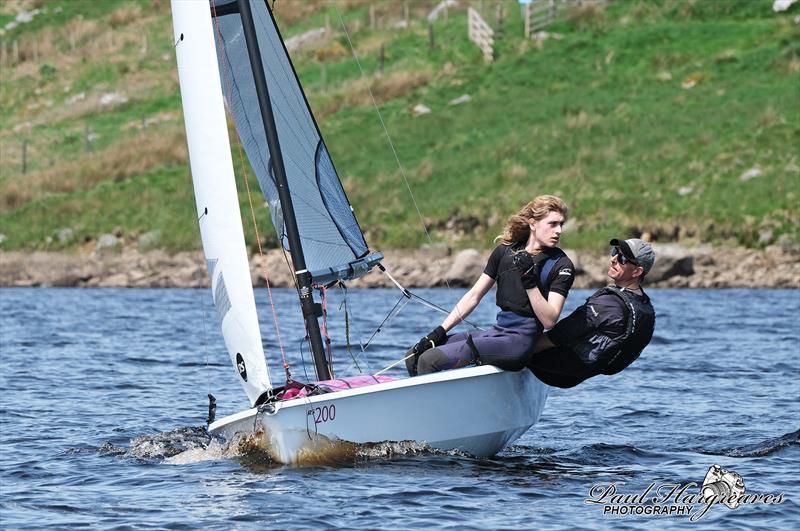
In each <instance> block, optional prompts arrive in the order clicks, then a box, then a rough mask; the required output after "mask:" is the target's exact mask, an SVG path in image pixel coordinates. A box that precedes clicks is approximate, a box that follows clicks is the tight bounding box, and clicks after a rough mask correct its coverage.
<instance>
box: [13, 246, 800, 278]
mask: <svg viewBox="0 0 800 531" xmlns="http://www.w3.org/2000/svg"><path fill="white" fill-rule="evenodd" d="M655 249H656V253H657V256H658V258H657V260H656V265H655V267H654V268H653V270H652V271H651V272H650V275H649V278H648V279H647V283H646V285H647V286H649V287H689V288H731V287H747V288H800V251H799V250H798V249H796V248H784V247H780V246H772V247H768V248H767V249H765V250H750V249H715V248H712V247H711V246H701V247H694V248H687V247H682V246H680V245H677V244H668V245H656V246H655ZM385 254H386V258H385V260H384V262H383V263H384V265H385V266H386V268H387V270H388V271H389V273H390V274H391V275H392V276H393V277H394V278H395V279H397V281H398V282H400V284H402V285H403V286H405V287H409V288H413V287H434V286H446V285H449V286H458V287H466V286H470V285H472V283H473V282H474V281H475V280H476V279H477V277H478V276H479V275H480V273H481V272H482V271H483V267H484V266H485V264H486V260H487V259H488V256H489V252H488V251H487V252H479V251H476V250H474V249H467V250H463V251H460V252H458V253H457V254H455V255H452V254H451V253H450V252H449V250H448V249H446V248H444V249H439V248H433V249H430V248H426V249H422V250H420V251H418V252H395V251H389V252H387V253H385ZM567 254H568V255H569V256H570V258H571V259H572V261H573V262H574V263H575V269H576V277H575V284H574V285H575V287H577V288H593V287H599V286H603V285H605V284H607V283H608V278H607V277H606V270H607V269H608V261H609V258H608V256H607V255H605V254H603V255H599V254H595V253H587V252H576V251H570V250H568V251H567ZM287 260H288V257H284V255H283V253H282V252H281V251H278V250H273V251H270V252H268V253H266V254H265V255H264V256H255V257H253V258H252V260H251V262H250V271H251V276H252V279H253V285H255V286H263V285H265V283H266V279H269V283H270V285H271V286H276V287H287V286H291V285H292V278H291V273H290V268H289V266H288V265H287ZM350 285H351V286H352V287H391V286H393V284H392V281H391V280H390V279H389V278H388V277H387V276H386V275H384V274H383V273H381V272H380V271H378V270H373V271H372V272H370V273H369V274H368V275H366V276H365V277H363V278H361V279H358V280H356V281H353V282H351V283H350ZM0 286H43V287H44V286H64V287H131V288H135V287H148V288H150V287H206V286H208V278H207V274H206V266H205V260H204V259H203V255H202V252H200V251H192V252H184V253H178V254H175V255H168V254H166V253H164V252H161V251H151V252H147V253H141V252H138V251H134V250H130V249H124V250H122V251H118V252H115V253H102V254H93V255H80V254H67V253H44V252H35V253H21V252H0Z"/></svg>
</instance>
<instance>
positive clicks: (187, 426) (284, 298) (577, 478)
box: [0, 289, 800, 530]
mask: <svg viewBox="0 0 800 531" xmlns="http://www.w3.org/2000/svg"><path fill="white" fill-rule="evenodd" d="M419 293H420V294H421V295H423V296H424V297H427V298H430V299H431V300H433V301H435V302H437V303H439V304H441V305H444V306H448V307H449V306H450V305H452V304H453V303H454V302H455V301H456V300H457V298H458V297H459V296H460V295H461V294H462V293H463V291H461V290H455V289H454V290H446V289H439V290H419ZM589 293H590V292H588V291H585V290H575V291H573V293H572V294H571V295H570V299H569V301H568V303H567V311H568V310H569V309H571V308H574V307H575V306H576V305H577V304H579V303H580V302H582V300H583V299H584V298H585V297H586V296H588V295H589ZM649 293H650V294H651V296H652V298H653V300H654V304H655V307H656V310H657V312H658V321H657V327H656V333H655V337H654V339H653V341H652V343H651V344H650V346H649V347H648V348H647V350H646V351H645V352H644V354H643V355H642V357H641V358H640V359H639V360H638V361H637V362H635V363H634V364H633V365H632V366H631V367H630V368H629V369H627V370H626V371H624V372H623V373H621V374H619V375H616V376H613V377H597V378H594V379H592V380H590V381H588V382H586V383H584V384H582V385H580V386H578V387H576V388H574V389H571V390H560V389H553V390H552V391H551V392H550V395H549V398H548V402H547V406H546V407H545V410H544V414H543V416H542V418H541V420H540V422H539V423H538V424H537V425H536V426H534V427H533V428H532V429H531V430H529V431H528V432H527V433H526V434H525V435H524V436H523V437H522V438H521V439H519V440H517V441H516V443H515V444H514V445H513V446H511V447H509V448H507V449H505V450H504V451H503V452H501V453H500V454H499V455H497V456H496V457H494V458H492V459H475V458H472V457H469V456H465V455H457V454H448V453H442V452H436V451H426V450H420V449H419V448H417V447H410V446H403V445H378V446H376V447H372V448H364V449H363V450H362V451H361V452H360V453H359V454H358V456H357V457H355V458H348V459H346V460H344V461H337V462H331V463H329V464H327V465H326V466H315V467H305V468H297V467H287V466H280V465H276V464H273V463H269V462H268V461H266V460H265V458H264V457H263V455H261V454H257V453H246V452H245V453H238V452H237V451H236V450H233V449H231V448H227V447H226V446H225V445H224V443H222V442H220V441H217V440H210V438H209V437H207V435H206V434H205V431H204V425H205V415H206V412H207V402H206V400H207V399H206V394H207V393H208V392H212V393H213V394H214V395H216V397H217V399H218V402H219V409H218V415H217V416H218V418H220V417H221V416H223V415H227V414H230V413H234V412H236V411H239V410H241V409H244V408H246V407H247V402H246V399H245V396H244V393H243V391H242V390H241V388H240V387H239V385H238V383H237V380H236V377H235V374H234V371H233V368H232V367H231V366H230V364H229V362H228V358H227V354H226V353H225V351H224V345H223V343H222V340H221V337H220V335H219V333H218V331H217V325H216V322H215V315H214V312H213V308H212V307H211V305H210V293H209V292H208V291H207V290H166V289H153V290H144V289H141V290H124V289H105V290H91V289H84V290H71V289H2V290H0V363H1V365H0V369H1V370H0V423H1V424H0V527H2V528H4V529H38V528H48V529H50V528H65V527H86V526H90V527H93V528H103V529H130V528H144V529H147V528H158V529H196V528H203V529H255V528H272V529H277V528H300V529H302V528H309V527H312V526H313V527H319V528H398V529H417V528H423V527H452V528H459V529H461V528H475V529H489V528H545V529H550V528H562V529H581V528H583V529H596V528H615V529H617V528H656V527H658V528H663V527H669V528H675V527H677V528H696V527H697V526H698V525H699V526H701V527H702V528H719V529H731V528H732V529H744V528H747V529H751V528H763V529H770V530H773V529H788V528H796V526H797V525H798V522H800V480H798V470H800V443H799V442H798V434H800V430H799V428H800V383H799V382H800V332H799V331H798V330H800V317H799V316H800V290H774V291H773V290H667V289H662V290H655V289H653V290H650V291H649ZM274 295H275V297H276V300H277V301H278V318H279V320H280V321H279V322H280V326H281V330H282V333H283V337H284V341H285V343H286V348H287V353H288V354H289V362H290V363H291V366H292V371H293V375H294V377H295V378H297V379H303V378H304V365H303V362H302V360H301V358H300V356H299V355H298V351H299V345H300V344H301V341H302V325H301V322H300V321H299V319H298V315H299V311H297V309H296V308H297V305H296V303H295V297H294V295H293V293H292V292H290V291H287V290H276V291H275V292H274ZM398 296H399V294H398V292H397V291H392V290H351V292H350V294H349V299H348V302H349V306H350V308H351V310H352V320H351V335H352V337H353V339H354V341H355V340H356V338H358V337H361V338H362V339H363V340H364V341H366V339H367V338H368V337H369V336H370V335H371V333H372V332H373V331H374V329H375V328H376V327H377V325H378V324H379V322H380V320H381V319H382V318H383V317H384V315H386V313H387V312H388V311H389V309H390V308H391V307H392V306H393V305H394V304H395V302H396V301H397V299H398ZM487 298H488V299H491V298H492V297H491V296H490V297H487ZM266 300H267V296H266V292H265V291H264V290H259V291H258V292H257V301H258V303H259V306H260V313H261V314H262V319H263V322H262V331H263V334H264V336H265V348H266V351H267V357H268V360H269V362H270V368H271V371H272V375H273V379H276V378H278V377H279V376H280V375H281V373H282V371H280V369H279V367H280V360H279V354H278V350H277V348H276V346H275V342H274V340H273V339H272V338H273V336H274V334H273V333H272V330H273V325H272V320H271V319H272V317H271V313H270V312H269V310H268V308H267V306H266ZM339 302H340V297H339V296H338V295H337V296H336V297H334V295H331V301H329V305H328V306H329V309H330V310H331V312H332V313H334V312H335V311H336V310H337V308H338V307H339ZM494 311H495V307H494V306H493V304H492V301H491V300H487V301H484V303H483V304H482V305H481V306H480V307H479V309H478V310H477V311H476V313H475V314H474V315H475V317H474V319H475V320H476V321H477V322H478V323H480V324H483V325H489V324H491V322H492V321H493V316H494ZM564 315H566V313H564ZM267 318H269V320H267ZM440 319H441V316H440V315H438V314H436V313H435V312H432V311H431V310H429V309H427V308H425V307H424V306H422V305H420V304H416V303H412V304H409V305H408V306H406V307H404V308H403V309H402V311H401V312H400V314H399V316H398V317H397V318H395V319H393V320H392V321H390V322H389V323H388V325H386V326H385V327H384V328H383V331H382V332H381V333H379V334H378V335H377V336H376V338H375V339H374V340H373V342H372V343H371V344H370V346H369V348H368V349H367V351H366V354H367V359H360V360H359V365H360V366H361V367H362V368H366V367H370V368H371V369H372V370H377V369H379V368H382V367H384V366H385V365H388V364H389V363H390V362H391V361H393V360H395V359H396V358H397V357H399V356H400V355H401V353H402V351H403V350H404V349H405V348H406V347H407V346H409V345H411V344H412V343H414V342H415V341H416V340H417V339H418V338H419V336H421V335H422V334H424V333H425V332H427V331H428V330H429V329H430V328H432V324H433V325H434V326H435V324H434V323H435V322H437V321H439V320H440ZM331 321H332V324H331V329H332V336H333V339H334V341H335V342H337V343H338V344H339V348H338V349H337V350H336V360H337V368H338V370H339V374H341V373H342V371H344V369H345V367H346V366H347V365H348V364H349V363H350V361H349V358H348V356H347V355H346V354H345V353H343V349H342V347H341V345H342V343H343V337H344V332H343V328H344V327H343V319H342V317H341V314H338V313H337V315H331ZM305 351H306V352H307V348H306V349H305ZM305 367H306V368H307V370H308V371H309V372H310V371H311V370H312V365H311V363H310V360H308V359H306V362H305ZM388 374H390V375H395V376H401V375H402V374H403V373H402V371H401V370H400V369H399V368H397V369H393V370H390V372H389V373H388ZM509 399H513V397H509ZM465 418H468V412H465ZM715 464H718V465H720V466H722V467H723V468H725V469H728V470H729V471H732V472H735V473H738V474H739V475H741V477H742V478H743V480H744V484H745V487H746V493H748V494H770V493H772V494H775V495H776V496H775V497H773V498H772V499H771V501H772V502H775V501H777V500H780V501H781V503H764V501H765V499H764V497H763V496H762V497H761V498H758V500H760V501H759V502H752V503H743V504H742V505H740V506H739V507H737V508H735V509H729V508H728V507H726V506H724V505H720V504H717V505H713V506H711V507H708V508H707V512H706V513H705V514H703V515H702V516H700V517H699V519H698V520H697V521H695V522H693V521H692V518H693V517H694V518H696V517H697V514H698V513H699V512H700V511H701V510H702V509H703V504H702V503H699V504H698V503H694V504H693V503H692V500H691V499H689V498H684V499H683V501H679V502H676V501H675V500H671V501H670V503H669V504H666V505H670V504H671V505H674V506H676V507H677V508H680V507H688V508H691V509H692V511H693V512H692V514H693V515H694V516H690V515H687V514H677V513H675V514H672V515H661V514H658V515H656V514H652V512H653V511H654V507H656V506H658V507H659V508H663V507H665V506H666V505H665V504H661V505H659V504H657V503H655V502H653V503H645V504H644V505H643V504H640V503H638V502H632V503H629V505H627V506H626V507H627V509H620V508H619V507H620V506H619V505H616V507H617V509H616V510H617V511H620V512H618V514H604V511H606V510H608V511H612V510H614V509H613V505H608V508H609V509H604V506H603V505H602V504H590V503H586V500H587V499H589V498H594V499H597V500H599V499H601V498H602V494H600V493H602V492H603V491H604V490H606V489H608V488H610V485H612V484H613V485H614V486H615V488H616V490H617V494H620V493H623V494H631V495H634V494H636V495H638V494H640V493H643V491H645V490H646V489H647V488H648V486H649V485H651V484H655V485H654V487H653V490H651V491H650V493H649V494H648V497H649V498H652V497H653V495H654V493H655V492H658V489H662V490H661V491H660V492H661V493H662V494H663V493H664V492H666V491H664V490H663V489H669V488H670V487H669V486H670V485H679V486H684V485H686V484H690V483H692V482H694V483H695V485H692V486H690V487H691V488H688V489H687V490H685V491H683V492H684V494H686V493H697V492H699V487H698V485H699V484H702V482H703V479H704V477H705V475H706V473H707V471H708V470H709V467H711V466H712V465H715ZM593 488H594V490H592V489H593ZM592 493H593V494H592ZM781 493H782V494H783V496H781V497H777V495H778V494H781ZM603 499H605V500H606V501H610V499H611V498H610V497H609V496H607V497H606V498H603ZM673 502H675V503H673ZM665 503H666V502H665ZM636 507H639V509H636ZM647 507H650V509H647ZM621 511H630V512H631V513H633V514H622V513H621ZM636 511H639V512H640V513H641V514H637V513H636ZM646 511H650V513H651V514H647V513H646Z"/></svg>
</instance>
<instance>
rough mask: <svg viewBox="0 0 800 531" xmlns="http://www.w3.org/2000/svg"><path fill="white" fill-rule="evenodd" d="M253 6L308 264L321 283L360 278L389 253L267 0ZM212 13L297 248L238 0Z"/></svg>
mask: <svg viewBox="0 0 800 531" xmlns="http://www.w3.org/2000/svg"><path fill="white" fill-rule="evenodd" d="M249 5H250V10H251V11H252V15H253V21H254V25H255V29H256V37H257V42H258V47H259V48H260V50H261V64H262V66H263V69H264V72H265V75H266V76H267V77H268V79H269V85H270V89H269V100H270V101H269V103H270V106H271V108H272V114H273V117H274V121H275V127H276V130H277V134H278V138H279V139H280V146H281V152H282V158H283V161H284V169H285V173H286V177H287V183H288V189H289V193H290V197H291V202H292V205H293V209H294V212H295V218H296V221H297V226H298V233H299V242H300V246H301V247H302V253H303V256H304V258H305V263H306V269H308V271H309V272H311V274H312V281H313V283H315V284H325V283H328V282H331V281H334V280H347V279H350V278H357V277H358V276H361V275H363V274H365V273H366V272H368V271H369V269H370V268H372V267H373V266H374V264H375V263H377V262H378V261H380V260H381V259H382V255H381V254H380V253H372V254H370V249H369V247H368V246H367V243H366V240H365V239H364V236H363V234H362V231H361V228H360V226H359V225H358V221H357V220H356V217H355V214H354V212H353V208H352V206H351V204H350V202H349V201H348V199H347V196H346V194H345V191H344V188H343V187H342V185H341V181H340V179H339V176H338V174H337V172H336V168H335V167H334V164H333V161H332V160H331V157H330V153H329V152H328V149H327V147H326V145H325V141H324V140H323V138H322V135H321V133H320V131H319V127H318V126H317V123H316V121H315V120H314V117H313V115H312V113H311V109H310V107H309V105H308V100H307V98H306V96H305V94H304V93H303V90H302V88H301V87H300V83H299V81H298V78H297V74H296V72H295V70H294V67H293V66H292V64H291V60H290V59H289V56H288V54H287V52H286V48H285V46H284V44H283V41H282V39H281V37H280V32H279V30H278V28H277V27H276V25H275V20H274V18H273V16H272V13H271V12H270V11H269V8H268V6H267V4H266V2H265V1H264V0H250V1H249ZM213 12H216V13H217V18H216V29H217V31H216V32H215V39H217V44H218V48H219V49H220V50H222V53H219V54H218V59H219V62H220V75H221V76H222V86H223V90H224V92H225V95H226V98H227V100H228V108H229V110H230V111H231V114H232V115H233V118H234V122H235V124H236V130H237V133H238V135H239V138H240V139H241V141H242V145H243V147H244V150H245V152H246V153H247V156H248V159H249V160H250V164H251V166H252V167H253V171H254V172H255V174H256V177H257V180H258V183H259V186H260V187H261V191H262V193H263V194H264V197H265V199H266V201H267V204H268V206H269V209H270V215H271V218H272V223H273V225H274V227H275V230H276V232H277V234H278V238H279V239H280V242H281V245H282V246H283V247H284V249H286V250H290V245H289V239H288V238H287V235H286V232H285V223H284V220H283V215H282V210H281V208H280V207H279V206H278V197H279V194H278V189H277V186H276V184H275V182H276V181H275V177H274V168H273V166H272V164H273V163H272V156H271V154H270V153H269V148H268V142H267V138H266V132H265V130H264V126H263V123H262V120H261V115H260V109H259V104H258V96H257V91H256V89H255V83H254V78H253V72H252V69H251V66H250V64H249V57H248V51H247V44H246V42H245V38H244V35H243V29H242V23H241V17H240V16H239V15H238V5H237V1H236V0H212V13H213ZM220 13H223V14H222V15H220ZM366 257H370V258H369V259H366V260H365V258H366Z"/></svg>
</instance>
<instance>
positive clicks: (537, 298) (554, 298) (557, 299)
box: [526, 287, 567, 329]
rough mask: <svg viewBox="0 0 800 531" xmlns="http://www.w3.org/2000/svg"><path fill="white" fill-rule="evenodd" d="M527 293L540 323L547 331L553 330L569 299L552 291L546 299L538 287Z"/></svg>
mask: <svg viewBox="0 0 800 531" xmlns="http://www.w3.org/2000/svg"><path fill="white" fill-rule="evenodd" d="M526 291H527V293H528V299H529V300H530V301H531V306H532V307H533V311H534V313H535V314H536V317H538V318H539V322H541V323H542V326H544V327H545V328H546V329H550V328H553V327H554V326H555V325H556V322H558V316H559V315H561V310H562V309H563V308H564V301H566V300H567V298H566V297H564V296H563V295H562V294H560V293H555V292H553V291H551V292H550V295H549V296H548V297H547V299H545V298H544V296H543V295H542V292H541V291H539V288H538V287H533V288H531V289H529V290H526Z"/></svg>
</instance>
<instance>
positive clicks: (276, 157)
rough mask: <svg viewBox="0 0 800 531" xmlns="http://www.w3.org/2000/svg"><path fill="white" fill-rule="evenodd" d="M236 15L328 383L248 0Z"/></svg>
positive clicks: (317, 357) (312, 337)
mask: <svg viewBox="0 0 800 531" xmlns="http://www.w3.org/2000/svg"><path fill="white" fill-rule="evenodd" d="M238 7H239V14H240V16H241V18H242V29H243V30H244V36H245V41H246V42H247V53H248V56H249V59H250V68H251V69H252V71H253V79H254V80H255V85H256V92H257V94H258V105H259V108H260V110H261V119H262V120H263V122H264V131H265V132H266V134H267V144H268V146H269V152H270V154H271V156H272V163H273V168H274V169H275V181H276V184H277V188H278V195H279V198H280V203H281V210H282V212H283V217H284V221H285V224H286V236H287V238H288V240H289V253H290V254H291V256H292V263H293V264H294V268H295V272H294V274H295V276H296V277H297V285H298V295H299V296H300V307H301V308H302V311H303V320H304V321H305V324H306V333H307V334H308V338H309V342H310V343H311V352H312V354H313V356H314V367H315V368H316V371H317V378H319V379H320V380H329V379H330V378H331V371H330V366H329V364H328V360H327V359H326V357H325V347H324V346H323V344H322V334H321V332H320V328H319V321H318V320H317V319H318V318H319V316H320V315H322V307H321V305H320V304H318V303H315V302H314V296H313V292H312V290H311V274H310V273H309V272H308V269H306V261H305V256H304V255H303V247H302V245H301V243H300V232H299V231H298V229H297V220H296V219H295V215H294V206H293V205H292V197H291V194H290V193H289V183H288V180H287V179H286V170H285V168H284V165H283V155H282V154H281V147H280V141H279V140H278V132H277V129H276V127H275V118H274V116H273V114H272V105H271V104H270V99H269V89H268V87H267V78H266V75H265V74H264V67H263V63H262V62H261V50H260V49H259V47H258V38H257V36H256V30H255V25H254V24H253V14H252V11H251V10H250V2H249V0H238Z"/></svg>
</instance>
